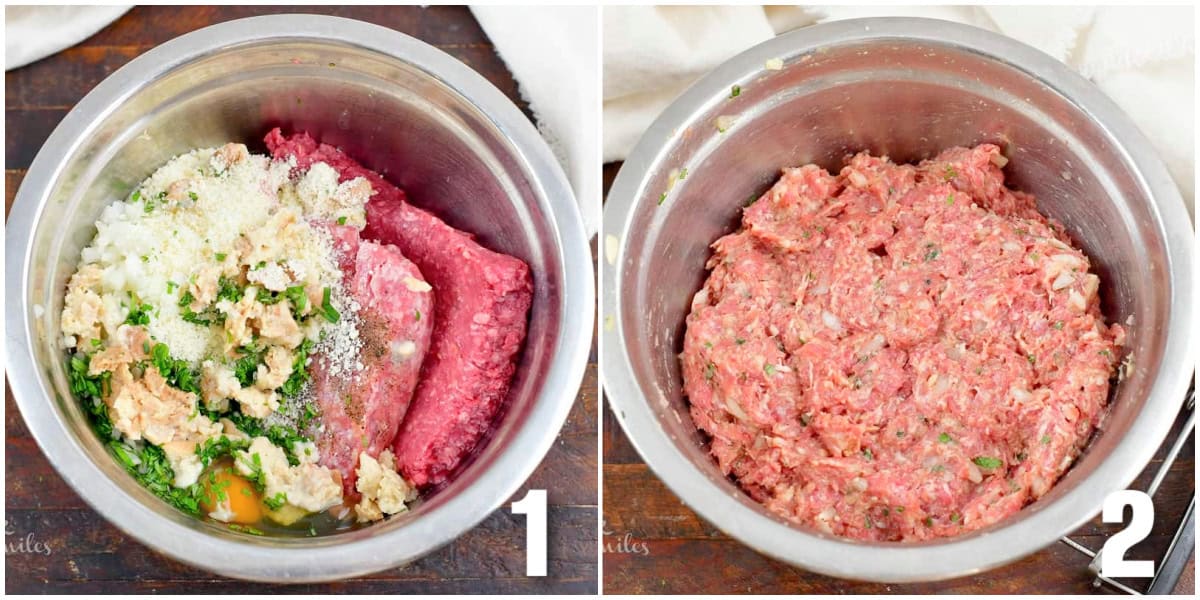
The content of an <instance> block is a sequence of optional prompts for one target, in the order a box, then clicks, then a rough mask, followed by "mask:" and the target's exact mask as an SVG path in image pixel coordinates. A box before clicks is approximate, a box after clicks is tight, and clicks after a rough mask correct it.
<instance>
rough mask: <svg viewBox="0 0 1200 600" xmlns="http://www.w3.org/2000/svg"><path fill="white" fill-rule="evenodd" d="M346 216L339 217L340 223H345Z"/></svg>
mask: <svg viewBox="0 0 1200 600" xmlns="http://www.w3.org/2000/svg"><path fill="white" fill-rule="evenodd" d="M345 224H346V217H338V225H345Z"/></svg>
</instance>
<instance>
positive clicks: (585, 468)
mask: <svg viewBox="0 0 1200 600" xmlns="http://www.w3.org/2000/svg"><path fill="white" fill-rule="evenodd" d="M277 12H316V13H323V14H333V15H337V16H343V17H350V18H355V19H360V20H363V21H370V22H373V23H377V24H380V25H384V26H387V27H391V28H393V29H396V30H399V31H402V32H404V33H407V34H409V35H412V36H414V37H417V38H420V39H423V40H425V41H427V42H429V43H430V44H433V45H435V46H437V47H438V48H441V49H442V50H444V51H446V52H448V53H449V54H451V55H453V56H454V57H455V58H458V59H459V60H461V61H463V62H464V63H466V64H467V65H468V66H470V67H472V68H473V69H475V70H476V71H478V72H479V73H481V74H482V75H483V76H485V77H486V78H487V79H488V80H489V81H491V82H492V83H493V84H495V85H496V86H497V87H498V88H500V90H501V91H503V92H504V93H505V94H507V95H508V96H509V97H510V98H512V99H513V101H514V102H516V103H517V105H518V106H520V107H521V109H522V110H523V111H525V112H526V114H527V115H528V114H529V110H528V107H527V106H526V105H525V103H524V102H522V101H521V100H520V98H519V96H518V94H517V85H516V83H515V82H514V81H513V79H512V76H511V74H510V73H509V72H508V70H507V69H506V68H505V66H504V63H503V62H502V61H501V60H500V58H499V57H498V56H497V55H496V53H495V51H494V50H493V48H492V46H491V44H490V43H489V42H488V39H487V36H486V35H485V34H484V32H483V30H482V29H480V27H479V24H478V23H476V22H475V19H474V18H473V17H472V16H471V13H470V12H469V11H468V10H467V9H466V8H463V7H436V8H428V9H421V8H418V7H367V6H358V7H349V6H347V7H335V8H320V7H311V6H310V7H265V6H225V7H188V8H171V7H139V8H135V9H134V10H132V11H130V12H129V13H127V14H126V15H125V16H124V17H122V18H121V19H120V20H119V21H117V22H116V23H114V24H112V25H111V26H109V27H108V28H106V29H104V30H103V31H101V32H100V33H98V34H96V35H95V36H93V37H92V38H90V39H88V40H87V41H85V42H83V43H81V44H80V45H78V46H76V47H74V48H71V49H69V50H65V51H63V52H61V53H59V54H57V55H55V56H52V57H49V58H47V59H44V60H42V61H40V62H37V63H34V64H32V65H29V66H26V67H23V68H21V69H17V70H15V71H12V72H9V73H6V74H5V88H6V91H7V96H6V104H5V122H6V125H7V129H8V135H7V137H6V139H5V165H4V168H5V171H4V183H5V214H6V215H7V214H8V208H9V207H11V205H12V200H13V196H14V195H15V194H16V189H17V187H18V186H19V185H20V183H21V179H22V177H23V176H24V174H25V169H26V168H28V166H29V164H30V162H31V161H32V160H33V157H34V155H35V154H36V153H37V151H38V149H39V148H40V147H41V145H42V143H43V142H44V141H45V140H46V138H47V137H48V136H49V135H50V132H51V131H52V130H53V129H54V127H55V125H57V124H58V122H59V121H60V120H61V119H62V118H63V116H64V115H66V113H67V111H69V110H70V109H71V107H72V106H74V104H75V103H76V102H77V101H78V100H79V99H80V98H82V97H83V95H84V94H86V93H87V92H88V91H89V90H90V89H92V87H93V86H95V85H96V84H97V83H99V82H100V80H102V79H103V78H104V77H106V76H107V75H109V74H110V73H112V72H113V71H114V70H116V69H117V68H118V67H120V66H121V65H123V64H125V63H126V62H128V61H129V60H131V59H133V58H134V57H136V56H137V55H139V54H141V53H142V52H145V51H146V50H149V49H150V48H153V47H154V46H155V45H157V44H160V43H162V42H165V41H167V40H169V39H171V38H174V37H176V36H178V35H180V34H183V33H186V32H188V31H192V30H194V29H197V28H200V27H203V26H206V25H210V24H213V23H217V22H220V21H227V20H230V19H235V18H239V17H246V16H252V15H257V14H264V13H277ZM593 348H594V346H593ZM6 392H7V393H6V399H5V410H6V413H5V441H6V449H7V452H6V454H5V469H6V470H7V477H6V480H5V509H6V511H7V514H6V521H5V526H4V533H5V541H6V543H7V552H6V557H5V559H6V560H5V565H4V566H5V576H6V579H7V584H6V590H5V591H6V592H10V593H31V592H88V593H105V592H107V593H113V592H135V593H145V592H176V593H195V592H203V593H229V592H247V593H289V592H310V593H322V592H324V593H428V594H466V593H502V594H532V593H550V592H556V593H594V592H595V591H596V588H597V583H596V581H597V565H596V537H597V512H598V511H597V506H596V497H597V483H596V469H597V465H596V428H597V427H596V421H597V419H596V414H597V406H596V402H597V398H596V356H595V351H594V349H593V354H592V357H591V359H590V362H589V365H588V370H587V374H586V376H585V378H584V381H583V386H582V388H581V391H580V393H579V396H578V398H577V399H576V403H575V406H574V408H573V410H572V412H571V414H570V417H569V418H568V420H567V423H566V425H565V426H564V427H563V429H562V432H561V433H560V434H559V437H558V439H557V441H556V442H555V444H554V447H553V449H552V450H551V451H550V453H549V454H548V455H547V456H546V458H545V460H544V461H543V462H542V464H541V466H540V467H539V468H538V469H537V471H536V472H535V473H534V475H533V476H532V477H531V478H530V479H529V481H528V482H526V484H525V485H524V486H523V487H522V488H521V490H520V491H518V492H517V493H516V495H515V496H514V497H513V498H512V500H517V499H520V498H522V497H523V496H524V495H525V492H526V490H528V489H530V488H543V489H546V490H548V502H549V515H548V519H549V536H550V537H549V543H548V556H549V564H548V573H549V576H548V577H535V578H529V577H525V523H524V517H523V516H520V515H513V514H511V513H510V512H509V511H508V504H509V503H510V502H511V500H510V501H509V502H506V503H505V505H504V508H501V509H499V510H497V511H496V512H495V513H494V514H492V515H491V516H489V517H488V518H487V519H486V520H484V522H483V523H481V524H480V525H479V526H478V527H476V528H475V529H473V530H471V531H470V532H469V533H467V534H466V535H464V536H463V537H461V538H459V539H458V540H457V541H455V542H453V543H451V544H449V545H447V546H446V547H444V548H442V549H440V550H438V551H436V552H434V553H433V554H431V555H429V556H427V557H425V558H423V559H421V560H419V561H416V562H414V563H412V564H410V565H407V566H404V567H400V568H397V569H392V570H390V571H386V572H383V573H377V574H374V575H369V576H366V577H361V578H358V579H353V580H349V581H344V582H339V583H330V584H320V585H299V586H281V585H259V584H251V583H245V582H240V581H235V580H230V579H225V578H222V577H219V576H216V575H212V574H210V573H207V572H205V571H202V570H199V569H195V568H192V567H188V566H185V565H183V564H180V563H177V562H175V561H173V560H170V559H168V558H166V557H163V556H161V555H159V554H157V553H155V552H153V551H151V550H149V549H147V548H146V547H144V546H142V545H141V544H139V543H137V542H135V541H134V540H133V539H132V538H130V537H129V536H127V535H125V534H124V533H122V532H121V531H119V530H117V529H116V528H115V527H113V526H112V525H110V524H109V523H108V522H106V521H105V520H104V519H103V518H101V517H100V516H99V515H97V514H96V513H95V512H94V511H93V510H92V509H91V508H90V507H88V505H87V504H86V503H84V501H83V500H82V499H80V498H79V496H77V495H76V494H75V492H74V491H73V490H72V489H71V488H70V487H69V486H68V485H66V483H64V482H63V480H62V479H61V478H60V477H59V476H58V474H57V473H56V472H55V470H54V469H53V468H52V467H51V466H50V465H49V463H47V461H46V459H45V457H44V456H43V455H42V453H41V451H39V449H38V448H37V445H36V444H35V443H34V441H33V438H32V437H30V435H29V432H28V430H27V429H26V428H25V424H24V422H23V421H22V419H21V416H20V413H19V412H18V411H17V408H16V405H15V404H14V402H13V400H12V393H11V392H10V391H7V390H6ZM43 548H49V555H46V554H44V553H39V551H41V550H42V549H43Z"/></svg>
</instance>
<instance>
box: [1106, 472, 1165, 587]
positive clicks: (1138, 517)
mask: <svg viewBox="0 0 1200 600" xmlns="http://www.w3.org/2000/svg"><path fill="white" fill-rule="evenodd" d="M1126 506H1130V507H1132V508H1133V517H1132V518H1131V519H1130V521H1129V526H1128V527H1126V528H1125V529H1122V530H1121V531H1120V532H1118V533H1117V534H1116V535H1114V536H1112V537H1110V538H1108V541H1107V542H1105V543H1104V550H1103V551H1102V553H1101V555H1100V574H1101V575H1104V576H1105V577H1109V578H1112V577H1154V561H1151V560H1125V552H1127V551H1128V550H1129V548H1130V547H1132V546H1133V545H1134V544H1136V543H1138V542H1140V541H1142V540H1144V539H1146V536H1148V535H1150V529H1151V527H1152V526H1153V525H1154V503H1153V502H1151V501H1150V496H1147V495H1146V493H1145V492H1142V491H1139V490H1121V491H1118V492H1113V493H1111V494H1109V495H1108V497H1107V498H1105V499H1104V514H1103V521H1104V522H1105V523H1120V522H1122V521H1123V520H1124V517H1125V507H1126Z"/></svg>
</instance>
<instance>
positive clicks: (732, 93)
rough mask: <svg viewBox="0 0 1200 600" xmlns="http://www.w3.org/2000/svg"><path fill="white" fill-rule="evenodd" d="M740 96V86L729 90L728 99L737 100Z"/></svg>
mask: <svg viewBox="0 0 1200 600" xmlns="http://www.w3.org/2000/svg"><path fill="white" fill-rule="evenodd" d="M741 95H742V86H740V85H735V86H733V89H732V90H729V97H730V98H737V97H738V96H741Z"/></svg>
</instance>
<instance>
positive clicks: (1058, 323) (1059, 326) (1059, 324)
mask: <svg viewBox="0 0 1200 600" xmlns="http://www.w3.org/2000/svg"><path fill="white" fill-rule="evenodd" d="M1054 328H1055V329H1062V328H1063V322H1062V321H1055V322H1054Z"/></svg>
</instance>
